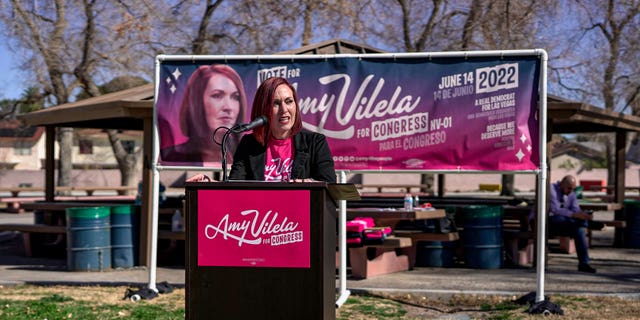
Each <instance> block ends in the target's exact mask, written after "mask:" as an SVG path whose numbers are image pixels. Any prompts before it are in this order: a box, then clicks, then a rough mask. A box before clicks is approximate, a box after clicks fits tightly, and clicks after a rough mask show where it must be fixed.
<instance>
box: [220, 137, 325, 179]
mask: <svg viewBox="0 0 640 320" xmlns="http://www.w3.org/2000/svg"><path fill="white" fill-rule="evenodd" d="M293 147H294V149H295V154H294V156H293V167H292V168H291V179H306V178H312V179H314V180H318V181H326V182H330V183H335V182H336V171H335V169H334V166H333V158H332V157H331V151H330V150H329V145H328V144H327V140H326V138H325V136H324V135H323V134H320V133H315V132H309V131H304V130H303V131H301V132H299V133H298V134H296V135H295V136H293ZM266 154H267V148H266V147H265V146H263V145H262V144H260V143H258V141H257V140H256V139H255V138H254V136H253V135H251V134H248V135H245V136H243V137H242V140H240V144H239V145H238V148H237V150H236V153H235V154H234V156H233V165H232V166H231V172H230V173H229V180H258V181H262V180H264V166H265V161H266Z"/></svg>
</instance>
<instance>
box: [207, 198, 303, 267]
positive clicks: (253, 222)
mask: <svg viewBox="0 0 640 320" xmlns="http://www.w3.org/2000/svg"><path fill="white" fill-rule="evenodd" d="M309 196H310V192H309V190H198V212H197V219H198V223H197V225H198V230H197V238H198V249H197V250H198V266H210V267H211V266H215V267H273V268H310V267H311V239H310V236H311V220H310V216H309V213H310V199H309ZM284 199H286V201H283V200H284Z"/></svg>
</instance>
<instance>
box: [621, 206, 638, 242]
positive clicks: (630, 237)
mask: <svg viewBox="0 0 640 320" xmlns="http://www.w3.org/2000/svg"><path fill="white" fill-rule="evenodd" d="M623 208H624V209H623V210H624V219H625V221H626V223H627V226H626V227H625V228H624V233H623V234H624V246H625V247H627V248H640V201H637V200H624V202H623Z"/></svg>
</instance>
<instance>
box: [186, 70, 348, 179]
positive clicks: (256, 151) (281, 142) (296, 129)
mask: <svg viewBox="0 0 640 320" xmlns="http://www.w3.org/2000/svg"><path fill="white" fill-rule="evenodd" d="M261 117H264V119H266V123H265V124H264V125H261V126H258V127H256V128H254V129H253V132H252V133H251V134H247V135H245V136H243V137H242V139H241V140H240V143H239V144H238V147H237V149H236V152H235V154H234V156H233V164H232V166H231V172H230V174H229V180H259V181H291V182H308V181H326V182H330V183H335V182H336V173H335V169H334V164H333V158H332V156H331V151H330V150H329V145H328V144H327V140H326V138H325V136H324V135H323V134H320V133H315V132H310V131H306V130H303V129H302V118H301V115H300V108H299V106H298V97H297V95H296V91H295V89H294V88H293V86H291V84H290V83H289V81H287V80H286V79H285V78H280V77H274V78H269V79H267V80H265V81H264V82H262V84H261V85H260V87H259V88H258V91H257V92H256V95H255V98H254V101H253V106H252V108H251V120H252V122H253V121H255V120H257V119H259V118H261ZM208 180H210V179H209V178H208V177H207V176H205V175H202V174H198V175H195V176H193V177H192V178H190V179H188V180H187V182H193V181H208Z"/></svg>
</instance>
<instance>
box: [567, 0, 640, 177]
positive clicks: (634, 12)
mask: <svg viewBox="0 0 640 320" xmlns="http://www.w3.org/2000/svg"><path fill="white" fill-rule="evenodd" d="M572 4H574V6H573V7H572V8H573V9H574V10H576V12H580V14H579V15H577V16H580V17H583V18H582V19H580V20H579V25H578V31H579V32H576V36H575V38H574V39H576V40H579V41H574V42H573V44H574V45H573V47H572V49H573V50H580V52H581V56H580V57H577V58H576V59H579V60H578V61H579V63H576V64H575V65H574V66H573V67H572V68H570V69H569V70H568V71H570V72H573V73H574V74H572V75H570V76H571V78H573V79H580V80H577V81H575V80H574V81H571V80H565V79H563V80H562V82H561V85H562V88H564V89H566V90H567V91H568V92H570V93H575V94H576V95H577V96H578V97H579V98H581V99H582V101H584V102H586V103H590V104H595V105H601V106H602V107H604V108H605V109H607V110H618V111H631V112H632V113H633V114H636V115H638V114H640V110H638V109H637V107H638V106H639V105H640V103H639V101H640V99H639V92H640V63H639V62H638V61H639V60H640V59H639V58H640V54H639V53H638V52H639V51H640V37H639V36H638V35H639V34H640V32H639V31H640V7H639V6H638V3H637V1H629V0H617V1H614V0H611V1H606V2H603V1H593V0H576V1H575V2H572ZM562 76H567V73H565V74H562V75H559V76H558V77H562ZM567 78H569V77H567ZM571 78H569V79H571ZM612 138H613V137H612V136H611V135H600V136H599V138H598V139H599V140H601V141H603V142H604V144H605V146H606V149H607V151H606V152H607V161H608V163H609V164H611V159H614V157H615V155H614V153H615V150H614V147H613V142H612ZM607 167H608V180H609V181H608V183H609V184H613V182H614V180H613V179H614V177H615V170H614V166H612V165H608V166H607Z"/></svg>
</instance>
